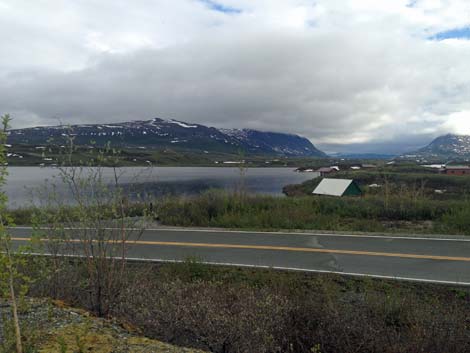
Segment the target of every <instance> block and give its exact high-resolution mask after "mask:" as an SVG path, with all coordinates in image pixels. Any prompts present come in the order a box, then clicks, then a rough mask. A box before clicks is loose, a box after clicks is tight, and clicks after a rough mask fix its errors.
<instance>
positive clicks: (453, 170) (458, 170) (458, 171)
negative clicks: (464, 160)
mask: <svg viewBox="0 0 470 353" xmlns="http://www.w3.org/2000/svg"><path fill="white" fill-rule="evenodd" d="M441 173H442V174H447V175H470V167H469V166H466V165H464V166H445V167H444V168H443V169H441Z"/></svg>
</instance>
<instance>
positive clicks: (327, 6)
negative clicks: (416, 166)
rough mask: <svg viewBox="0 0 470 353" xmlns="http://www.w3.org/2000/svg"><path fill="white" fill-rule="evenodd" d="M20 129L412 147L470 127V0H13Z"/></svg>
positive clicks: (0, 82)
mask: <svg viewBox="0 0 470 353" xmlns="http://www.w3.org/2000/svg"><path fill="white" fill-rule="evenodd" d="M0 43H1V44H2V45H1V49H0V50H1V55H0V113H2V114H3V113H10V114H11V115H12V117H13V118H14V120H13V127H14V128H21V127H30V126H38V125H51V124H53V125H57V124H78V123H101V122H103V123H112V122H122V121H130V120H141V119H151V118H154V117H160V118H168V119H170V118H172V119H177V120H182V121H186V122H195V123H201V124H206V125H210V126H215V127H221V128H253V129H259V130H269V131H279V132H288V133H295V134H300V135H302V136H305V137H307V138H309V139H310V140H311V141H312V142H313V143H314V144H315V145H316V146H318V147H320V148H322V149H323V150H325V151H327V152H330V153H331V152H343V153H361V152H363V153H365V152H376V153H387V152H388V153H401V152H406V151H412V150H413V149H416V148H418V147H421V146H423V145H426V144H427V143H429V142H430V141H431V140H432V139H433V138H434V137H437V136H439V135H442V134H446V133H457V134H470V65H469V63H470V2H469V1H468V0H415V1H410V0H171V1H168V0H133V1H127V0H126V1H125V0H112V1H111V0H100V1H92V0H73V1H65V0H36V1H30V0H0Z"/></svg>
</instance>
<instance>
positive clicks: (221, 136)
mask: <svg viewBox="0 0 470 353" xmlns="http://www.w3.org/2000/svg"><path fill="white" fill-rule="evenodd" d="M71 131H72V133H73V135H74V137H75V140H74V141H75V143H76V144H78V145H89V144H90V143H91V142H92V141H93V142H94V143H96V144H97V145H104V144H106V143H107V142H110V143H111V144H112V145H113V146H118V147H131V148H132V147H142V148H166V147H172V148H180V149H186V150H201V151H213V152H224V153H236V152H238V151H239V150H243V151H245V152H246V153H249V154H271V155H283V156H316V157H324V156H326V155H325V154H324V153H323V152H322V151H320V150H318V149H317V148H316V147H315V146H314V145H313V144H312V143H311V142H310V141H309V140H308V139H306V138H305V137H301V136H298V135H294V134H286V133H280V132H269V131H258V130H251V129H216V128H214V127H207V126H205V125H201V124H196V123H187V122H184V121H180V120H176V119H161V118H158V117H155V118H153V119H150V120H137V121H129V122H122V123H109V124H82V125H72V126H44V127H32V128H26V129H16V130H10V131H9V136H8V141H9V143H14V144H28V145H46V144H48V143H49V142H48V141H50V139H53V140H56V141H59V140H63V139H64V136H65V135H67V134H69V133H70V132H71Z"/></svg>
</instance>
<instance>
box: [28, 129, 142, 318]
mask: <svg viewBox="0 0 470 353" xmlns="http://www.w3.org/2000/svg"><path fill="white" fill-rule="evenodd" d="M66 139H67V144H66V146H67V147H66V148H65V149H64V150H65V151H64V153H63V155H61V156H60V158H59V160H58V161H57V165H58V175H57V176H58V178H57V179H56V180H55V181H52V182H50V183H49V185H48V187H45V188H43V190H42V194H41V195H40V199H41V200H42V201H43V204H42V205H41V206H42V207H40V209H39V210H38V212H39V213H38V217H37V224H38V225H39V227H38V228H39V229H40V230H42V237H43V238H46V239H47V242H46V243H47V250H48V252H49V253H51V254H52V255H53V256H52V261H51V262H52V265H53V267H54V269H53V271H52V274H53V275H54V276H55V278H52V283H53V286H52V287H53V288H52V290H53V293H52V295H54V296H55V295H58V296H61V295H60V294H61V293H59V292H60V291H61V290H63V288H61V287H64V285H67V284H64V282H63V276H61V275H60V274H61V273H67V274H72V275H73V274H74V273H76V272H77V266H79V267H80V269H83V270H84V271H86V274H87V276H86V278H87V280H86V281H85V282H80V285H79V286H75V287H74V288H71V289H70V290H69V291H68V293H71V292H73V293H76V294H75V296H79V297H80V298H77V299H78V300H80V301H84V302H85V303H84V304H86V305H88V307H89V308H90V309H91V310H93V311H94V312H95V313H96V314H98V315H100V316H106V315H107V314H108V313H109V312H110V309H111V308H112V305H113V302H114V300H115V299H116V298H117V297H118V295H119V293H120V290H121V287H122V283H123V282H122V281H123V280H124V279H125V277H126V269H127V267H126V257H127V253H128V248H129V246H130V245H131V244H132V242H133V241H135V240H137V239H139V237H140V235H141V234H142V232H143V230H144V225H145V222H144V221H143V219H142V218H139V217H137V218H136V217H132V215H133V214H134V213H135V208H134V207H135V205H133V204H132V203H130V202H129V201H128V196H127V192H128V190H125V189H124V187H123V186H122V185H121V177H122V175H123V172H122V170H121V169H120V168H119V165H120V162H121V157H120V153H119V151H117V150H115V149H113V148H111V147H110V146H109V144H108V145H106V146H104V147H102V148H99V147H97V146H96V145H95V144H91V146H90V147H93V148H89V149H88V150H89V152H87V153H88V156H86V160H77V157H76V156H77V155H78V153H77V149H78V148H79V147H77V146H76V145H75V144H74V134H73V132H72V131H70V133H69V134H68V136H66ZM82 149H83V148H82ZM142 209H143V208H141V210H142ZM142 215H143V216H145V209H143V214H142ZM64 254H69V255H76V257H75V258H74V260H73V261H71V262H67V261H64V259H63V258H62V255H64ZM69 265H70V266H72V268H69V271H67V269H66V268H65V267H66V266H69ZM70 282H71V281H70ZM85 298H86V299H85Z"/></svg>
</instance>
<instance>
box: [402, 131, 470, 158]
mask: <svg viewBox="0 0 470 353" xmlns="http://www.w3.org/2000/svg"><path fill="white" fill-rule="evenodd" d="M411 155H412V156H413V157H417V158H424V159H455V160H468V159H470V136H469V135H459V134H452V133H449V134H446V135H442V136H438V137H436V138H435V139H434V140H433V141H432V142H431V143H430V144H429V145H427V146H426V147H423V148H421V149H420V150H418V151H417V152H415V153H413V154H411Z"/></svg>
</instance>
